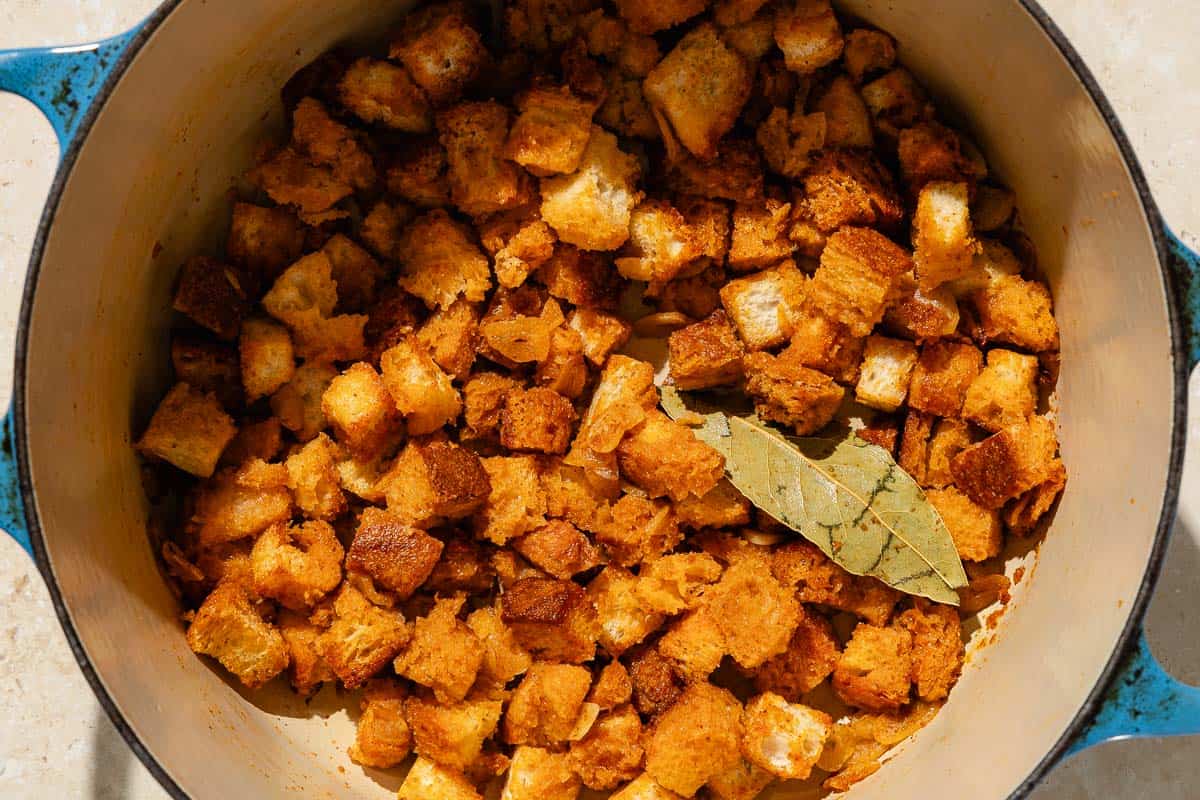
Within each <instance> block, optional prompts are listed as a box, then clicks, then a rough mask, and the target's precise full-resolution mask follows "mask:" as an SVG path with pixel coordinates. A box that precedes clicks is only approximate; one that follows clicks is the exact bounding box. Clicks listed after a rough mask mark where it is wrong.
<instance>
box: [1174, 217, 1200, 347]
mask: <svg viewBox="0 0 1200 800" xmlns="http://www.w3.org/2000/svg"><path fill="white" fill-rule="evenodd" d="M1167 243H1168V244H1169V245H1170V247H1171V270H1172V271H1173V272H1174V273H1175V277H1176V279H1177V280H1178V283H1179V287H1180V292H1179V294H1180V297H1179V304H1178V306H1179V312H1180V313H1181V314H1183V318H1184V319H1183V321H1184V325H1183V330H1184V335H1185V336H1186V337H1187V350H1188V352H1187V357H1188V364H1189V366H1190V367H1194V366H1196V364H1197V362H1200V254H1198V253H1196V251H1194V250H1192V249H1191V248H1189V247H1188V246H1187V245H1186V244H1184V243H1183V242H1182V241H1180V239H1179V237H1178V236H1176V235H1175V233H1174V232H1173V231H1170V230H1168V231H1167Z"/></svg>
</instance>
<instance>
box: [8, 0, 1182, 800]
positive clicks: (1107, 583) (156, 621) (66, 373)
mask: <svg viewBox="0 0 1200 800" xmlns="http://www.w3.org/2000/svg"><path fill="white" fill-rule="evenodd" d="M404 5H405V4H404V3H401V2H397V3H386V4H379V3H371V2H367V0H343V2H339V3H337V4H330V3H322V2H318V0H302V2H289V3H285V2H282V1H280V2H271V3H253V4H252V3H243V4H228V3H221V4H215V3H213V4H205V3H184V4H182V5H181V6H180V7H179V8H178V9H177V10H175V11H174V12H173V13H172V14H171V16H170V17H169V18H168V19H167V21H166V22H165V23H164V25H163V26H162V27H161V29H160V30H159V31H158V32H157V33H156V34H155V36H154V37H153V38H152V39H151V40H150V42H149V43H148V44H147V46H146V47H145V49H144V50H143V51H142V52H141V53H140V54H139V56H138V57H137V59H136V61H135V62H134V64H133V66H132V67H131V69H130V70H129V72H128V73H127V74H126V75H125V77H124V78H123V79H122V81H121V84H120V87H119V89H118V91H117V92H116V93H115V94H114V96H113V97H112V99H111V100H110V101H109V102H108V104H107V106H106V107H105V109H104V111H103V113H102V114H101V115H100V117H99V119H98V121H97V124H96V125H95V127H94V129H93V131H92V133H91V136H90V138H89V139H88V141H87V143H86V145H85V146H84V147H83V149H82V151H81V152H80V155H79V159H78V162H77V164H76V167H75V170H74V172H73V174H72V176H71V178H70V180H69V182H68V184H67V187H66V191H65V193H64V195H63V199H62V202H61V204H60V206H59V209H58V213H57V217H56V220H55V225H54V227H53V230H52V233H51V235H50V238H49V241H48V243H47V246H46V249H45V255H44V259H43V264H42V268H41V273H40V278H39V284H38V291H37V295H36V300H35V301H34V306H33V315H32V322H31V326H32V327H31V330H30V347H29V352H28V363H27V372H26V401H27V407H28V409H29V412H28V437H29V438H28V442H29V451H30V454H31V466H32V471H33V479H34V485H35V488H36V493H37V503H38V512H39V516H40V519H41V524H42V528H43V530H44V532H45V537H46V547H47V551H48V553H49V557H50V560H51V564H52V567H53V570H54V574H55V577H56V580H57V582H58V584H59V586H60V588H61V591H62V595H63V598H64V600H65V602H66V605H67V608H68V609H69V612H70V615H71V618H72V621H73V623H74V626H75V628H76V629H77V631H78V632H79V636H80V640H81V643H82V645H83V648H84V650H85V651H86V653H87V656H88V658H89V659H90V661H91V662H92V664H93V665H94V666H95V668H96V671H97V673H98V674H99V676H100V678H101V680H102V681H103V682H104V684H105V686H106V688H107V690H108V692H109V694H110V695H111V696H112V698H113V700H114V702H115V703H116V705H117V707H118V708H119V710H120V712H121V714H122V715H123V716H124V718H125V719H126V720H127V721H128V722H129V724H130V726H131V727H132V729H133V730H134V732H135V733H136V734H137V735H138V737H139V738H140V739H141V741H142V742H144V743H145V744H146V746H147V747H148V748H149V750H150V752H151V753H152V754H153V755H154V756H155V757H156V758H157V760H158V761H159V763H160V764H161V765H162V766H163V768H164V769H165V770H166V771H167V772H168V773H169V774H170V775H171V776H172V778H174V780H175V781H177V782H178V783H179V785H180V786H182V787H183V788H184V789H185V790H186V791H188V792H189V793H191V794H193V795H194V796H197V797H226V796H230V797H233V796H257V797H275V796H282V795H285V794H293V793H295V792H296V791H297V790H298V789H303V790H304V792H305V794H306V795H308V796H317V797H321V796H326V795H338V796H345V795H347V794H351V795H353V796H360V797H380V798H382V797H385V796H390V795H391V792H392V791H394V788H395V785H396V780H395V779H394V778H390V777H387V776H382V775H381V774H379V773H373V772H371V771H364V770H363V769H361V768H359V767H357V766H354V765H353V764H351V763H350V761H349V759H348V758H347V757H346V756H345V749H346V747H347V745H348V743H349V742H350V741H351V738H352V735H353V734H352V724H351V721H350V720H349V719H348V718H347V717H346V715H345V714H344V713H343V712H340V711H337V712H336V713H335V709H338V708H340V707H341V706H342V705H343V703H342V702H341V701H340V699H339V698H336V697H334V696H333V695H332V690H328V689H327V690H326V692H325V693H324V694H322V695H319V696H318V698H317V699H316V700H314V701H313V702H312V703H311V704H310V705H308V706H305V705H304V704H303V703H300V702H298V701H296V700H295V699H294V698H293V697H292V696H291V695H290V693H289V692H288V691H286V690H285V689H282V688H280V689H279V691H277V692H274V693H267V694H265V695H263V694H255V695H254V696H253V697H251V696H250V695H249V694H247V693H245V692H243V691H242V690H240V688H239V687H238V686H236V685H234V684H233V683H230V682H229V681H227V680H226V679H225V678H224V677H223V676H222V675H221V674H220V672H219V671H218V670H216V669H213V668H212V667H210V666H209V665H208V664H206V663H205V662H203V661H201V660H199V659H197V658H195V657H194V656H192V654H191V653H190V652H189V651H188V650H187V648H186V645H185V643H184V639H183V636H182V627H181V625H180V623H179V621H178V618H177V614H178V606H177V604H176V602H175V600H174V598H173V597H172V596H171V594H170V593H169V592H168V591H167V589H166V587H165V586H164V584H163V582H162V580H161V578H160V576H159V574H158V571H157V569H156V567H155V562H154V557H153V554H152V553H151V551H150V548H149V546H148V545H147V540H146V534H145V502H144V500H143V496H142V488H141V485H140V482H139V470H138V465H137V462H136V460H135V458H134V456H133V454H132V452H131V450H130V447H129V443H130V441H131V439H132V438H133V436H134V435H136V433H138V432H140V426H141V425H142V424H144V421H145V420H146V418H147V416H148V414H149V412H150V410H151V409H152V408H153V405H154V403H155V402H156V401H157V399H158V397H160V396H161V393H162V391H163V388H164V384H165V381H166V379H167V375H166V374H165V371H164V370H165V364H166V363H167V341H168V339H167V332H168V327H169V321H170V320H169V315H168V313H167V311H166V309H167V308H168V306H169V299H170V290H171V284H172V280H173V277H174V273H175V270H176V268H177V266H178V264H179V263H180V262H181V261H182V259H183V258H185V257H186V256H187V255H189V254H192V253H194V252H198V251H208V252H215V250H216V248H217V247H218V244H219V242H220V240H221V237H222V236H223V224H222V220H223V219H224V218H225V216H226V213H225V212H226V209H227V207H228V203H229V198H228V190H229V189H230V187H231V186H232V185H234V183H235V182H236V178H237V175H239V174H240V172H241V171H242V170H243V169H244V167H245V166H246V164H247V163H249V157H250V152H251V149H252V147H253V145H254V144H255V143H256V142H257V141H258V140H259V139H260V137H261V136H262V134H263V132H264V130H266V129H267V128H269V127H271V126H272V125H278V122H279V121H278V119H277V118H276V117H264V114H263V112H264V109H276V108H277V106H278V103H277V92H278V88H279V86H280V85H281V84H282V83H283V81H284V80H286V78H287V77H288V76H289V75H290V74H291V73H292V72H293V71H294V70H295V69H296V68H298V67H299V66H301V65H303V64H305V63H307V62H308V61H310V60H311V59H312V58H313V57H315V56H316V55H317V54H319V53H320V52H321V51H322V50H324V49H325V48H327V47H328V46H330V45H331V44H333V43H335V42H337V41H339V40H342V39H345V38H346V37H347V36H350V35H352V34H355V33H364V32H365V33H367V34H368V35H370V34H373V33H376V32H381V31H383V30H386V27H385V25H384V23H383V22H382V21H385V20H388V19H391V18H394V16H395V14H396V13H397V11H398V9H399V8H401V7H403V6H404ZM932 5H934V4H917V3H890V2H883V0H878V1H877V0H850V2H847V3H846V4H845V7H846V9H847V10H849V11H851V12H852V13H854V14H857V15H858V16H860V17H862V18H864V19H867V20H870V21H871V22H872V23H874V24H877V25H879V26H881V27H883V28H885V29H887V30H889V31H890V32H891V33H893V34H894V35H895V36H896V37H897V38H898V39H899V40H900V41H901V43H902V44H901V53H902V57H903V58H904V59H905V61H906V62H907V63H908V64H909V65H911V66H912V67H913V68H914V70H915V71H916V72H917V73H918V75H919V76H920V77H921V78H922V79H923V80H925V81H926V82H927V85H929V86H930V87H931V88H932V89H933V90H934V92H935V95H936V96H938V97H939V98H940V99H942V100H945V101H948V103H949V104H950V105H951V106H952V107H954V108H956V109H957V110H958V111H959V112H961V113H962V115H963V116H964V118H966V119H969V120H971V125H972V131H973V133H974V134H975V136H976V139H977V140H978V142H979V143H980V145H981V146H982V149H983V150H984V152H985V153H986V154H987V156H988V158H989V161H990V163H991V164H992V165H993V168H994V171H995V172H996V173H998V174H999V175H1000V176H1002V178H1003V179H1004V180H1005V181H1007V182H1008V183H1010V184H1011V185H1012V186H1013V187H1014V188H1015V189H1016V191H1017V194H1018V198H1019V201H1020V207H1021V209H1022V213H1023V217H1024V220H1025V222H1026V226H1027V228H1028V230H1029V233H1030V234H1031V236H1032V238H1033V240H1034V241H1035V243H1036V245H1037V247H1038V250H1039V253H1040V256H1041V259H1042V263H1043V267H1044V269H1045V270H1046V272H1047V273H1048V275H1049V277H1050V279H1051V282H1052V284H1053V288H1054V292H1055V297H1056V299H1057V304H1058V317H1059V321H1060V324H1061V327H1062V334H1063V372H1062V379H1061V383H1060V387H1061V403H1060V408H1061V417H1062V424H1061V437H1062V443H1063V452H1064V457H1065V459H1066V462H1067V465H1068V469H1069V470H1070V475H1071V478H1070V483H1069V486H1068V489H1067V493H1066V496H1065V498H1064V500H1063V503H1062V506H1061V509H1060V511H1059V513H1058V517H1057V520H1056V522H1055V525H1054V528H1053V530H1052V531H1051V533H1050V535H1049V537H1048V540H1047V541H1046V543H1045V545H1044V547H1043V550H1042V555H1041V557H1040V562H1039V563H1038V565H1037V567H1036V569H1034V570H1032V571H1031V574H1030V575H1029V576H1027V577H1026V578H1025V580H1024V582H1023V583H1022V584H1021V585H1020V587H1019V588H1018V591H1017V593H1016V600H1015V602H1014V607H1013V608H1012V610H1011V611H1010V613H1008V614H1007V615H1006V617H1005V618H1004V621H1003V624H1002V625H1001V627H1000V630H999V635H998V637H997V639H998V640H997V641H996V642H995V643H994V644H993V645H991V646H989V647H987V648H985V649H983V650H982V651H980V652H978V653H976V654H975V655H974V656H972V658H971V659H970V661H969V665H968V668H967V669H966V672H965V674H964V676H963V679H962V681H961V682H960V683H959V685H958V687H957V688H956V689H955V691H954V693H953V696H952V699H951V702H950V703H949V704H948V706H947V707H946V709H945V710H944V711H943V712H942V713H941V714H940V715H939V717H938V718H937V720H936V721H935V722H934V723H933V724H932V725H931V726H930V727H928V728H926V729H925V730H923V731H922V732H921V733H920V734H918V736H917V737H915V739H914V740H912V741H911V742H909V743H907V744H906V745H905V746H904V747H903V748H901V750H900V752H899V753H898V754H897V756H896V757H895V758H894V759H893V763H892V764H891V765H889V766H888V768H886V769H884V770H882V771H881V772H879V773H878V774H877V775H875V776H873V777H872V778H870V779H868V780H867V781H866V782H864V783H863V784H861V785H860V786H859V787H857V788H856V789H855V796H857V797H861V798H863V800H867V798H884V797H887V798H889V799H890V800H906V799H907V798H924V797H928V796H929V795H930V792H931V791H932V792H933V794H934V795H936V796H939V797H950V796H971V797H981V798H982V797H987V798H991V797H1002V796H1005V795H1006V794H1007V793H1008V792H1009V791H1011V790H1012V789H1013V788H1015V787H1016V786H1017V785H1018V784H1019V783H1020V782H1021V780H1022V779H1024V778H1025V777H1026V775H1028V774H1029V772H1030V771H1031V770H1032V769H1033V768H1034V767H1035V765H1036V764H1037V763H1038V762H1039V760H1040V759H1041V758H1042V756H1043V755H1044V754H1045V753H1046V752H1047V751H1048V750H1049V749H1050V748H1051V747H1052V746H1053V744H1054V743H1055V741H1056V740H1057V739H1058V737H1059V736H1060V735H1061V734H1062V732H1063V731H1064V730H1065V729H1066V727H1067V725H1068V724H1069V722H1070V720H1071V719H1072V717H1073V716H1074V714H1075V712H1076V710H1077V709H1078V708H1079V706H1080V704H1081V703H1082V702H1083V700H1084V698H1085V697H1086V696H1087V694H1088V692H1089V691H1090V690H1091V688H1092V687H1093V685H1094V684H1095V682H1096V679H1097V677H1098V676H1099V674H1100V671H1101V669H1102V668H1103V666H1104V664H1105V663H1106V661H1107V659H1108V656H1109V654H1110V652H1111V650H1112V648H1113V646H1114V643H1115V642H1116V639H1117V637H1118V635H1119V633H1120V631H1121V629H1122V627H1123V625H1124V624H1125V622H1126V619H1127V616H1128V613H1129V608H1130V606H1131V604H1132V601H1133V599H1134V597H1135V596H1136V594H1137V591H1138V588H1139V585H1140V583H1141V578H1142V574H1143V571H1144V568H1145V564H1146V561H1147V557H1148V554H1149V552H1150V550H1151V547H1152V544H1153V539H1154V535H1155V529H1156V524H1157V521H1158V515H1159V508H1160V503H1161V500H1162V496H1163V491H1164V487H1165V483H1166V474H1167V464H1168V457H1169V452H1168V451H1169V443H1170V434H1171V420H1172V417H1173V408H1172V377H1171V376H1172V373H1171V363H1170V340H1169V336H1168V324H1167V313H1166V307H1165V300H1164V295H1163V288H1162V283H1161V279H1160V277H1159V273H1158V267H1157V264H1156V261H1155V257H1154V249H1153V245H1152V241H1151V236H1150V233H1149V229H1148V226H1147V224H1146V220H1145V218H1144V215H1143V213H1142V211H1141V208H1140V205H1139V203H1138V198H1137V195H1136V191H1135V188H1134V186H1133V183H1132V181H1131V179H1130V176H1129V174H1128V172H1127V170H1126V169H1125V167H1124V165H1123V162H1122V160H1121V157H1120V154H1119V152H1118V149H1117V147H1116V145H1115V143H1114V142H1113V140H1112V137H1111V136H1110V134H1109V132H1108V129H1107V127H1106V126H1105V124H1104V121H1103V120H1102V118H1101V117H1100V115H1099V114H1098V112H1097V110H1096V108H1095V107H1094V105H1093V104H1092V102H1091V100H1090V99H1089V97H1088V96H1087V94H1086V92H1085V91H1084V90H1083V88H1082V87H1081V86H1080V84H1079V83H1078V82H1077V81H1076V79H1075V78H1074V76H1073V73H1072V72H1071V71H1070V69H1069V67H1068V65H1067V64H1066V62H1065V61H1064V60H1063V58H1062V57H1061V56H1060V54H1059V52H1058V51H1057V49H1056V48H1055V47H1054V46H1053V44H1052V43H1051V42H1050V40H1049V39H1048V38H1046V36H1045V35H1044V34H1043V33H1042V31H1041V29H1040V28H1039V27H1038V25H1037V24H1036V23H1035V21H1034V20H1033V19H1032V18H1031V17H1030V16H1029V15H1028V14H1027V13H1026V12H1025V11H1024V10H1023V9H1022V8H1021V6H1020V5H1019V4H1018V3H1016V2H1012V0H989V2H980V3H969V4H968V3H952V4H936V5H937V11H936V13H931V12H930V7H931V6H932ZM334 6H336V8H335V7H334ZM275 113H276V114H277V112H275ZM277 683H279V682H277ZM933 787H936V789H935V788H933ZM388 790H391V791H388ZM795 794H796V793H795V792H788V791H787V790H784V791H782V792H779V793H777V794H776V795H775V796H776V797H785V796H794V795H795Z"/></svg>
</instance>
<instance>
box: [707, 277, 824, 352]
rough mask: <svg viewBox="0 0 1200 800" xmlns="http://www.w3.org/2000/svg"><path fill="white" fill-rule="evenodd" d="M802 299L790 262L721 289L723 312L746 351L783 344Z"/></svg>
mask: <svg viewBox="0 0 1200 800" xmlns="http://www.w3.org/2000/svg"><path fill="white" fill-rule="evenodd" d="M803 297H804V275H803V274H802V273H801V272H800V270H798V269H796V267H795V266H794V265H793V264H792V263H790V262H785V263H783V264H780V265H778V266H775V267H772V268H771V269H765V270H763V271H762V272H756V273H755V274H753V275H748V276H746V277H745V278H737V279H736V280H732V281H730V282H729V283H727V284H725V286H724V287H722V289H721V303H722V305H724V307H725V313H727V314H728V315H729V316H730V318H731V319H733V323H734V325H735V326H737V331H738V335H739V336H740V337H741V339H742V341H743V342H744V343H745V345H746V347H747V349H749V350H765V349H767V348H771V347H775V346H777V345H780V344H782V343H784V342H785V341H787V339H788V337H790V336H791V335H792V330H793V326H794V324H795V313H796V309H797V308H798V307H799V306H800V303H801V302H802V300H803Z"/></svg>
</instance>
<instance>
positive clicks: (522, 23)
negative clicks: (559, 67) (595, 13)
mask: <svg viewBox="0 0 1200 800" xmlns="http://www.w3.org/2000/svg"><path fill="white" fill-rule="evenodd" d="M598 5H599V3H598V2H597V0H562V2H556V3H545V2H539V0H514V1H513V2H511V3H509V4H508V6H507V7H506V8H505V10H504V13H505V17H504V22H505V33H506V35H507V37H508V41H509V43H510V44H512V45H516V46H519V47H524V48H528V49H531V50H535V51H539V52H540V51H544V50H548V49H550V48H555V47H558V46H560V45H563V44H565V43H567V42H569V41H570V40H571V39H572V38H574V36H575V35H576V33H577V32H579V31H580V29H581V27H582V26H583V22H584V15H585V14H586V13H587V12H589V11H591V10H592V9H594V8H596V7H597V6H598Z"/></svg>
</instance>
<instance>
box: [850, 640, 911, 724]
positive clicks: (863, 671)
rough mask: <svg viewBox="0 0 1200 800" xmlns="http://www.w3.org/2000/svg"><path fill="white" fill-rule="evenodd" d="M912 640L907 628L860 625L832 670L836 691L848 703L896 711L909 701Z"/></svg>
mask: <svg viewBox="0 0 1200 800" xmlns="http://www.w3.org/2000/svg"><path fill="white" fill-rule="evenodd" d="M912 672H913V640H912V634H911V633H909V631H908V630H907V629H906V628H897V627H890V628H880V627H877V626H875V625H868V624H867V623H865V622H860V623H858V625H857V626H856V627H855V628H854V634H853V635H852V636H851V637H850V641H849V642H847V643H846V649H845V650H843V651H842V656H841V658H839V659H838V663H837V666H836V667H835V668H834V670H833V690H834V691H835V692H837V695H838V697H840V698H842V700H844V701H845V702H846V703H847V704H849V705H852V706H856V707H858V708H864V709H866V710H868V711H890V712H895V711H898V710H899V709H900V707H901V706H903V705H906V704H907V703H908V700H909V697H908V695H909V690H910V689H911V687H912V677H911V676H912Z"/></svg>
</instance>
